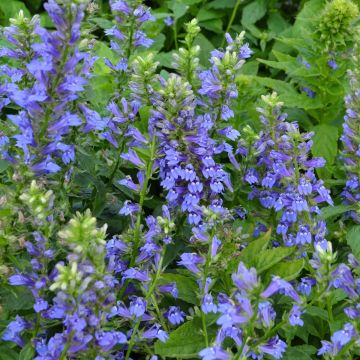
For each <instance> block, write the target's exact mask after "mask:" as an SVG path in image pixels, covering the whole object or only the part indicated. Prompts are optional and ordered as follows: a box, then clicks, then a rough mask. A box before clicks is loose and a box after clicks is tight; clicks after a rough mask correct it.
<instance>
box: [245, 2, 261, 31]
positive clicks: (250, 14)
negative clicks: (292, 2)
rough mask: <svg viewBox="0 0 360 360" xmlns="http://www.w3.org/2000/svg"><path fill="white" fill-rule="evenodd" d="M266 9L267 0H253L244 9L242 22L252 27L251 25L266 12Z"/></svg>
mask: <svg viewBox="0 0 360 360" xmlns="http://www.w3.org/2000/svg"><path fill="white" fill-rule="evenodd" d="M266 10H267V7H266V1H265V0H255V1H253V2H251V3H250V4H248V5H246V6H245V7H244V9H243V13H242V17H241V23H242V24H243V26H245V27H247V28H248V27H250V25H253V24H255V23H256V22H257V21H258V20H260V19H261V18H262V17H263V16H264V15H265V14H266Z"/></svg>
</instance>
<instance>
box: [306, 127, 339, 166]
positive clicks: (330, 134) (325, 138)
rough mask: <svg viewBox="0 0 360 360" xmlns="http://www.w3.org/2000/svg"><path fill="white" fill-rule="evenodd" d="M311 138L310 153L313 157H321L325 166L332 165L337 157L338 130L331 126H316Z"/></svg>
mask: <svg viewBox="0 0 360 360" xmlns="http://www.w3.org/2000/svg"><path fill="white" fill-rule="evenodd" d="M314 131H315V135H314V137H313V138H312V140H313V142H314V145H313V146H312V149H311V152H312V153H313V155H314V156H320V157H323V158H324V159H325V160H326V165H332V164H333V163H334V160H335V158H336V156H337V148H338V146H337V142H338V137H339V135H338V129H337V127H335V126H332V125H318V126H315V128H314Z"/></svg>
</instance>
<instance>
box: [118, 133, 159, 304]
mask: <svg viewBox="0 0 360 360" xmlns="http://www.w3.org/2000/svg"><path fill="white" fill-rule="evenodd" d="M155 151H156V136H155V135H153V138H152V142H151V145H150V159H149V161H148V163H147V167H146V173H145V180H144V184H143V187H142V189H141V191H140V200H139V211H138V213H137V216H136V223H135V228H134V243H133V248H132V253H131V258H130V264H129V268H131V267H133V266H134V264H135V260H136V256H137V254H138V248H139V244H140V232H141V231H140V230H141V220H142V213H143V207H144V201H145V197H146V192H147V188H148V184H149V180H150V178H151V176H152V167H153V164H154V160H155ZM128 284H129V282H128V279H127V281H125V283H124V286H123V287H122V289H121V290H120V293H119V296H120V298H121V297H122V296H123V295H124V293H125V291H126V289H127V286H128Z"/></svg>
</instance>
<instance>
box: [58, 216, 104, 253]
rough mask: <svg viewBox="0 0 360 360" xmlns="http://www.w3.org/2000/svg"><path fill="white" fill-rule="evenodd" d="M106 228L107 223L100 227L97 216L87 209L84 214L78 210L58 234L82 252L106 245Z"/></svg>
mask: <svg viewBox="0 0 360 360" xmlns="http://www.w3.org/2000/svg"><path fill="white" fill-rule="evenodd" d="M106 229H107V225H106V224H105V225H104V226H103V227H102V228H100V229H98V228H97V227H96V218H94V217H92V216H91V212H90V210H87V211H86V212H85V213H84V214H80V213H79V212H77V213H76V215H75V217H74V218H72V219H71V220H70V221H69V223H68V224H67V225H66V227H65V229H64V230H61V231H59V233H58V235H59V237H60V239H61V240H62V241H63V243H64V244H66V245H68V246H69V247H70V248H71V249H72V250H73V251H74V252H76V253H79V254H82V253H86V252H88V251H90V252H91V251H92V250H95V249H96V248H98V247H100V248H101V247H103V246H104V245H105V237H106Z"/></svg>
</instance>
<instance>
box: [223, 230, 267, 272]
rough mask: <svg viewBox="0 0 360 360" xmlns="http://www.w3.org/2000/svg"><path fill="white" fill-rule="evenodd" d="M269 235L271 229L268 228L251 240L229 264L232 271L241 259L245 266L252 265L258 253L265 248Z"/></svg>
mask: <svg viewBox="0 0 360 360" xmlns="http://www.w3.org/2000/svg"><path fill="white" fill-rule="evenodd" d="M270 237H271V230H268V231H267V233H266V234H264V235H263V236H261V237H260V238H258V239H256V240H254V241H252V242H251V243H250V244H249V245H248V246H247V247H246V248H245V249H244V250H242V251H241V253H240V255H239V256H238V257H237V259H236V263H231V264H230V266H229V268H230V270H231V271H234V270H235V269H236V268H237V266H238V264H239V262H240V261H242V262H243V263H244V264H245V265H246V266H250V265H252V264H253V263H254V261H255V259H256V257H257V256H258V255H259V253H261V252H262V251H264V250H265V249H266V248H267V246H268V244H269V241H270Z"/></svg>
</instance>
